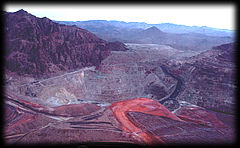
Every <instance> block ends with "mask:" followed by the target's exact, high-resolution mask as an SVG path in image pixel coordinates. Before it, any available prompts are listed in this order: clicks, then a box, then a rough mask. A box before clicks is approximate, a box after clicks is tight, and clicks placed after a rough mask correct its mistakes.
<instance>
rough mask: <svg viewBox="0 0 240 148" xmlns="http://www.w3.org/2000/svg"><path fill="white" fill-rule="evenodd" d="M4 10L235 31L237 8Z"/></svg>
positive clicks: (63, 18)
mask: <svg viewBox="0 0 240 148" xmlns="http://www.w3.org/2000/svg"><path fill="white" fill-rule="evenodd" d="M4 9H5V11H8V12H15V11H18V10H19V9H24V10H26V11H27V12H29V13H31V14H33V15H35V16H37V17H48V18H49V19H52V20H57V21H85V20H119V21H125V22H146V23H150V24H157V23H174V24H183V25H188V26H208V27H215V28H222V29H235V21H236V20H235V11H236V10H235V9H236V8H235V6H234V5H231V4H229V5H227V4H217V5H211V4H206V5H204V4H202V5H199V4H195V5H184V4H182V5H177V4H175V5H170V4H169V5H167V4H152V5H151V4H148V5H143V4H142V5H127V4H126V5H124V4H121V5H117V4H115V5H97V4H95V5H90V4H88V5H87V4H72V5H71V4H69V5H67V4H64V5H63V4H62V5H56V4H51V5H44V4H40V5H39V4H35V5H27V4H23V5H19V4H18V5H17V4H15V5H14V4H6V5H5V6H4Z"/></svg>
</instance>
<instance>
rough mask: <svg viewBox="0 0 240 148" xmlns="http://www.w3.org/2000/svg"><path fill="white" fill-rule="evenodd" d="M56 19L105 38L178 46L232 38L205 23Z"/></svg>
mask: <svg viewBox="0 0 240 148" xmlns="http://www.w3.org/2000/svg"><path fill="white" fill-rule="evenodd" d="M57 22H58V23H61V24H67V25H76V26H78V27H80V28H84V29H86V30H88V31H90V32H92V33H94V34H96V35H97V36H98V37H100V38H102V39H105V40H107V41H120V42H125V43H147V44H164V45H169V46H172V47H174V48H177V49H181V50H193V51H202V50H209V49H211V48H212V47H213V46H217V45H221V44H226V43H230V42H233V40H234V37H233V35H232V34H231V31H228V30H220V29H214V28H209V27H196V26H195V27H190V26H184V25H175V24H166V23H165V24H147V23H143V22H140V23H138V22H129V23H126V22H122V21H106V20H93V21H77V22H66V21H57ZM174 30H175V31H174ZM210 35H212V36H210ZM213 35H214V36H213Z"/></svg>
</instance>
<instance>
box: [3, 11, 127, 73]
mask: <svg viewBox="0 0 240 148" xmlns="http://www.w3.org/2000/svg"><path fill="white" fill-rule="evenodd" d="M3 17H4V23H5V24H4V31H5V34H6V39H5V45H6V47H5V57H4V58H5V61H6V65H5V68H6V69H7V70H10V71H12V72H15V73H17V74H21V75H22V74H27V75H31V76H34V77H40V76H42V75H50V74H52V73H58V72H60V71H68V70H74V69H78V68H83V67H86V66H98V65H99V64H100V63H101V61H102V60H103V59H105V58H106V57H107V56H108V55H109V54H110V52H111V51H112V50H123V51H124V50H127V48H126V47H125V45H124V44H122V43H119V42H116V43H115V42H112V43H110V42H107V41H105V40H103V39H100V38H98V37H97V36H96V35H94V34H92V33H91V32H89V31H87V30H85V29H81V28H79V27H76V26H68V25H63V24H58V23H55V22H53V21H51V20H50V19H48V18H46V17H43V18H38V17H35V16H34V15H32V14H30V13H28V12H27V11H24V10H19V11H17V12H14V13H8V12H6V13H4V14H3Z"/></svg>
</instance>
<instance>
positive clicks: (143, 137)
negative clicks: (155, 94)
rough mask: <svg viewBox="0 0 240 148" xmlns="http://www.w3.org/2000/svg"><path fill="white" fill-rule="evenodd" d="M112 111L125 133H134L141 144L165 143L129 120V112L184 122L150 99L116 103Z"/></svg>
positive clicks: (112, 106) (111, 107)
mask: <svg viewBox="0 0 240 148" xmlns="http://www.w3.org/2000/svg"><path fill="white" fill-rule="evenodd" d="M110 109H111V110H112V111H113V113H114V116H115V118H116V119H117V120H118V121H119V122H120V123H121V124H122V129H123V130H124V131H125V132H129V133H133V134H134V135H135V136H137V137H138V138H139V141H140V142H144V143H147V144H152V143H156V142H157V143H159V142H160V143H165V142H164V141H163V140H161V139H160V138H159V137H157V136H154V135H153V134H150V133H149V132H147V131H145V130H144V129H141V128H139V127H137V126H136V125H135V124H134V123H132V121H131V120H130V119H129V118H128V116H127V112H129V111H134V112H142V113H147V114H151V115H156V116H162V117H167V118H170V119H173V120H177V121H182V120H181V119H180V118H178V117H177V116H176V115H174V114H173V113H171V112H170V111H169V110H168V109H167V108H165V107H164V106H163V105H161V104H160V103H158V102H157V101H155V100H152V99H149V98H136V99H130V100H125V101H121V102H116V103H113V104H112V105H111V106H110Z"/></svg>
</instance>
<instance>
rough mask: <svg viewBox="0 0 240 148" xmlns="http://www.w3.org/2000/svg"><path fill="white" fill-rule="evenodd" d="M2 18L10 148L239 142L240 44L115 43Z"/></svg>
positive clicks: (16, 16) (72, 29) (19, 15)
mask: <svg viewBox="0 0 240 148" xmlns="http://www.w3.org/2000/svg"><path fill="white" fill-rule="evenodd" d="M4 16H5V18H6V23H7V25H6V26H5V33H6V41H5V44H6V49H5V50H6V51H7V52H6V55H5V60H6V64H5V67H4V68H5V73H4V98H3V99H4V126H3V128H4V134H3V138H4V141H5V143H6V144H10V145H11V144H78V143H84V142H90V143H91V142H119V143H129V144H143V145H154V144H163V145H171V144H232V143H234V142H235V138H236V127H235V115H236V113H235V105H236V101H235V96H234V92H235V89H236V83H235V73H236V70H235V63H234V53H235V50H234V43H228V44H222V45H219V46H215V47H213V48H212V49H211V50H203V51H195V50H180V49H177V48H174V47H172V46H170V45H169V46H168V45H160V44H138V43H120V42H107V41H105V40H102V39H100V38H98V37H97V36H95V35H93V34H92V33H90V32H88V31H86V30H84V29H80V28H78V27H76V26H67V25H62V24H61V25H60V24H57V23H55V22H52V21H51V20H49V19H47V18H37V17H35V16H33V15H31V14H29V13H27V12H26V11H24V10H20V11H18V12H15V13H8V12H5V14H4ZM14 21H16V22H14ZM33 22H34V23H33ZM24 26H25V27H27V29H25V30H24V29H22V30H21V32H18V31H19V30H18V29H19V28H21V27H22V28H24ZM11 27H12V28H11ZM16 28H17V29H16ZM34 28H36V29H34ZM14 29H15V30H14ZM31 30H34V31H31ZM45 47H46V48H45ZM47 47H48V48H47ZM54 51H55V52H54ZM33 56H34V57H33Z"/></svg>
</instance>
